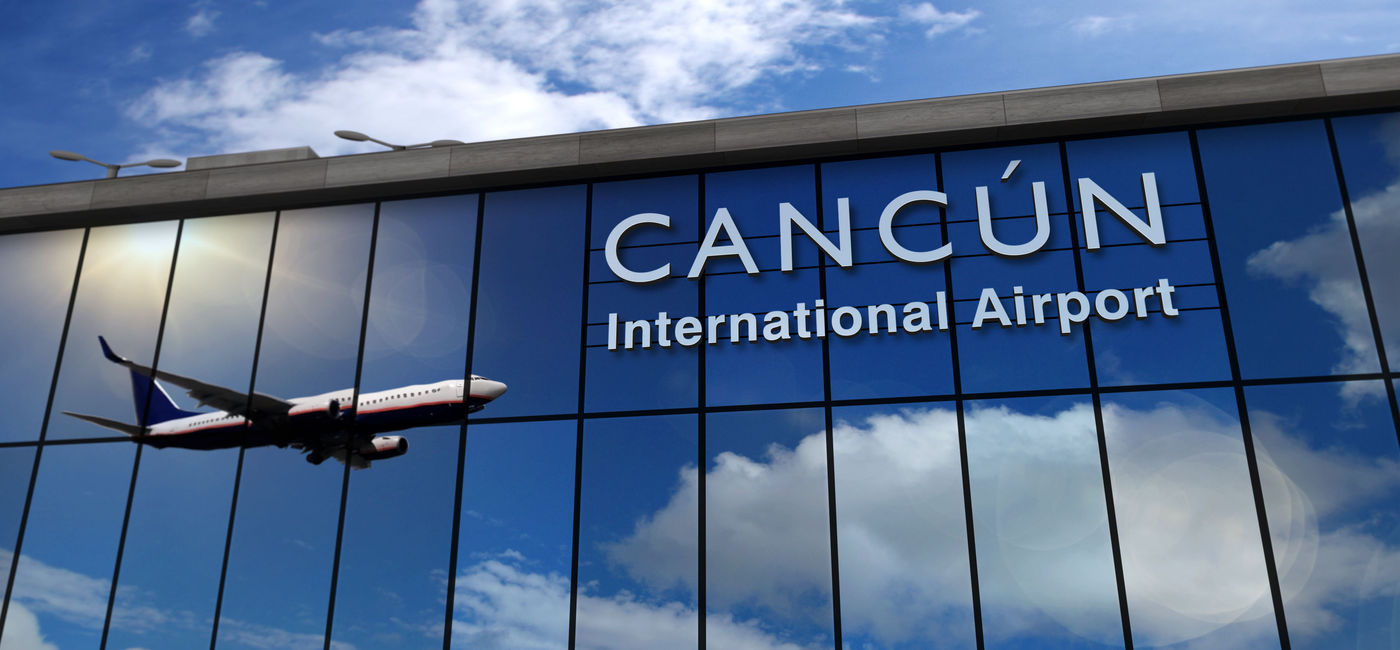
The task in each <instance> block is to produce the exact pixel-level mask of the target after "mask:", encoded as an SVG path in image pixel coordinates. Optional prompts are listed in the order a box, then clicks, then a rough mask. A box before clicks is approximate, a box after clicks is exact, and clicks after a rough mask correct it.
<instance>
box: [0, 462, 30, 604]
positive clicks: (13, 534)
mask: <svg viewBox="0 0 1400 650" xmlns="http://www.w3.org/2000/svg"><path fill="white" fill-rule="evenodd" d="M34 449H35V448H34V447H15V448H11V449H0V576H4V578H3V584H0V602H4V599H5V595H6V594H7V593H9V592H7V591H5V589H6V588H7V587H8V584H9V578H10V562H11V560H12V559H13V556H14V550H15V541H16V540H18V539H19V523H20V522H19V520H20V517H22V516H23V515H24V501H25V499H27V498H28V497H29V476H30V473H31V472H33V471H34Z"/></svg>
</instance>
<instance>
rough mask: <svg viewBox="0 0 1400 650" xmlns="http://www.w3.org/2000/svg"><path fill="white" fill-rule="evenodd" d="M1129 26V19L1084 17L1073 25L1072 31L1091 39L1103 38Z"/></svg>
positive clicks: (1071, 26) (1071, 24) (1071, 25)
mask: <svg viewBox="0 0 1400 650" xmlns="http://www.w3.org/2000/svg"><path fill="white" fill-rule="evenodd" d="M1128 25H1129V20H1128V19H1127V18H1121V17H1112V16H1084V17H1083V18H1080V19H1078V20H1076V21H1074V22H1072V23H1070V29H1072V30H1074V32H1075V33H1076V34H1079V35H1080V36H1087V37H1090V38H1093V37H1098V36H1103V35H1104V34H1107V33H1109V32H1115V31H1120V30H1122V29H1124V28H1126V27H1128Z"/></svg>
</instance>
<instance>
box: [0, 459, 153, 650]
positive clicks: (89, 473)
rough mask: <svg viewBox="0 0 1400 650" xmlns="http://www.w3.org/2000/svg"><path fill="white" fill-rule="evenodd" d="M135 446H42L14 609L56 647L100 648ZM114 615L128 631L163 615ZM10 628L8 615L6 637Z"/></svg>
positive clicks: (142, 611)
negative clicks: (25, 615) (31, 620)
mask: <svg viewBox="0 0 1400 650" xmlns="http://www.w3.org/2000/svg"><path fill="white" fill-rule="evenodd" d="M135 452H136V447H135V445H131V444H128V443H125V442H121V443H105V444H86V445H72V446H55V447H49V448H47V449H45V450H44V456H43V459H42V461H41V462H40V463H39V476H38V477H37V480H36V482H35V485H34V497H33V502H32V503H31V505H30V510H29V520H28V523H27V525H26V527H25V532H24V548H23V551H22V552H21V556H20V559H19V567H18V569H17V571H16V574H15V586H14V590H13V591H12V592H11V594H10V608H11V613H10V615H11V616H13V615H14V609H15V606H16V605H18V606H19V608H20V609H23V610H26V611H28V612H29V613H30V614H32V615H33V616H34V618H35V619H36V622H37V624H38V628H39V630H40V631H41V632H42V634H43V636H44V638H45V639H47V641H48V642H49V643H52V644H54V645H56V646H58V647H61V648H67V647H74V648H77V647H84V648H92V647H96V646H97V645H98V640H99V638H100V637H101V635H102V621H103V618H104V617H105V615H106V612H107V596H108V594H109V591H110V589H111V586H110V585H111V577H112V567H113V565H114V563H115V560H116V555H117V541H118V537H119V536H120V534H121V523H122V513H123V512H124V510H125V508H126V493H127V485H128V484H129V483H130V482H131V467H132V460H133V458H134V456H135ZM7 544H8V543H7ZM3 552H4V553H6V554H8V553H9V552H10V551H9V549H5V550H4V551H3ZM113 616H114V619H113V625H114V626H117V627H124V628H128V629H144V630H150V629H151V628H152V627H154V626H156V625H160V624H161V620H162V616H161V614H160V612H158V611H152V610H150V609H136V610H130V611H123V612H121V617H120V618H116V616H117V612H114V613H113ZM9 626H10V620H9V619H8V618H7V620H6V638H7V639H8V638H9V631H10V630H9ZM9 643H10V642H9V641H7V642H6V645H7V646H8V645H9Z"/></svg>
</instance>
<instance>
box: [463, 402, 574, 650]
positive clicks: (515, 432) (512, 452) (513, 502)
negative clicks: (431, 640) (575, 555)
mask: <svg viewBox="0 0 1400 650" xmlns="http://www.w3.org/2000/svg"><path fill="white" fill-rule="evenodd" d="M577 431H578V425H577V424H576V422H574V421H572V420H570V421H564V422H528V423H520V424H490V425H470V424H469V425H468V427H467V448H466V468H465V471H464V473H463V475H462V479H463V484H462V528H461V530H460V531H459V538H460V539H459V542H458V551H457V576H456V585H457V590H456V594H455V595H454V605H453V612H452V646H453V647H455V648H479V647H500V648H517V647H525V648H530V647H540V648H543V647H550V648H559V647H565V646H566V645H567V642H568V638H569V572H570V564H571V558H572V542H573V508H574V505H573V504H574V450H575V448H576V440H577Z"/></svg>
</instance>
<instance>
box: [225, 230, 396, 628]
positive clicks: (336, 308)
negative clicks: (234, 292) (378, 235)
mask: <svg viewBox="0 0 1400 650" xmlns="http://www.w3.org/2000/svg"><path fill="white" fill-rule="evenodd" d="M373 218H374V206H373V205H370V204H360V205H346V206H337V207H331V208H316V209H310V210H296V211H287V212H283V213H282V215H281V218H280V220H279V223H278V228H277V243H276V251H275V252H274V254H273V263H272V281H271V285H270V286H269V288H268V299H267V314H266V316H265V319H264V325H263V337H262V344H261V351H260V356H259V359H258V370H257V377H256V382H255V384H256V385H255V388H256V390H257V392H259V393H265V394H268V395H273V396H276V397H280V398H283V399H288V398H293V397H299V396H304V395H322V394H324V393H327V392H330V391H348V390H350V389H351V388H352V387H353V386H354V383H355V364H356V357H357V354H358V350H359V341H360V323H361V321H362V319H363V315H364V309H363V304H364V295H365V289H364V287H365V276H366V271H367V264H368V261H369V245H370V236H371V228H372V225H373ZM338 435H340V432H337V431H334V430H331V431H329V432H327V433H326V434H323V435H316V436H313V437H311V438H310V439H309V440H308V441H307V442H308V444H311V445H313V446H315V445H316V443H319V446H320V447H321V449H320V450H319V453H321V455H323V456H328V455H329V454H330V453H331V450H332V449H333V448H334V447H335V445H336V443H337V442H340V443H341V444H343V438H342V439H341V440H339V441H338V440H336V439H335V438H336V436H338ZM312 453H318V450H316V449H310V448H308V449H307V450H305V451H304V452H303V453H298V452H297V451H296V450H294V449H290V448H287V449H283V448H278V447H276V446H267V447H256V448H251V449H248V450H247V452H246V453H245V456H244V464H243V476H242V479H241V482H240V487H239V495H238V512H237V515H236V518H235V521H234V529H233V546H232V549H231V550H230V554H229V559H228V580H227V583H226V586H225V588H224V602H223V611H222V617H221V619H220V621H219V646H220V647H224V648H242V647H257V645H258V644H259V643H262V642H264V641H263V640H264V639H266V638H267V637H268V636H270V635H271V636H278V637H285V638H289V639H293V640H294V641H293V642H294V643H300V644H308V645H310V644H320V643H322V641H323V639H324V635H325V628H326V606H327V603H328V601H329V598H330V578H331V570H332V566H331V564H332V559H333V557H334V552H335V536H336V526H337V519H338V513H339V509H340V498H341V490H340V486H341V479H342V476H343V475H342V471H343V470H342V467H341V465H340V464H339V463H336V462H329V463H324V464H321V465H319V466H314V467H313V466H311V465H308V464H307V462H306V459H310V458H312V456H311V454H312Z"/></svg>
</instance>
